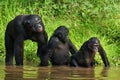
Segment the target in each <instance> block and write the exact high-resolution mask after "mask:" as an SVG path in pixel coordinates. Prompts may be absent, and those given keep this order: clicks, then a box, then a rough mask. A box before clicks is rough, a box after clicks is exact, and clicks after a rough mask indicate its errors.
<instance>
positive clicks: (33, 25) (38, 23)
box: [23, 15, 44, 32]
mask: <svg viewBox="0 0 120 80" xmlns="http://www.w3.org/2000/svg"><path fill="white" fill-rule="evenodd" d="M23 25H24V27H25V28H26V29H27V30H30V31H31V32H42V31H43V30H44V25H43V22H42V19H41V17H40V16H38V15H28V16H26V17H25V20H24V21H23Z"/></svg>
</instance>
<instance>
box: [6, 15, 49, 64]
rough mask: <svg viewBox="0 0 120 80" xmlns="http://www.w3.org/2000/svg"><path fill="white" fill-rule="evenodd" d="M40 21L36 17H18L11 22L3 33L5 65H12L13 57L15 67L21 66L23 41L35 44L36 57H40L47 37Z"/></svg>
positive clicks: (39, 18) (38, 17)
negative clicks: (36, 47) (30, 41)
mask: <svg viewBox="0 0 120 80" xmlns="http://www.w3.org/2000/svg"><path fill="white" fill-rule="evenodd" d="M44 28H45V27H44V24H43V22H42V19H41V17H40V16H38V15H33V14H30V15H18V16H16V17H15V18H14V19H13V20H11V21H10V22H9V23H8V25H7V28H6V31H5V49H6V55H5V56H6V57H5V63H6V65H13V57H14V55H15V61H16V65H18V66H19V65H23V52H24V50H23V48H24V44H23V43H24V40H27V39H30V40H32V41H35V42H37V45H38V49H37V55H38V56H39V57H41V54H42V46H44V45H46V44H47V40H48V36H47V33H46V31H45V29H44Z"/></svg>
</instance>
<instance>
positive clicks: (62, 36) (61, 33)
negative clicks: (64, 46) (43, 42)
mask: <svg viewBox="0 0 120 80" xmlns="http://www.w3.org/2000/svg"><path fill="white" fill-rule="evenodd" d="M68 33H69V30H68V29H67V28H66V27H65V26H59V27H58V28H57V29H56V30H55V31H54V36H56V37H58V38H59V40H60V41H62V42H66V41H67V40H68Z"/></svg>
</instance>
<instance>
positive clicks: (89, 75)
mask: <svg viewBox="0 0 120 80" xmlns="http://www.w3.org/2000/svg"><path fill="white" fill-rule="evenodd" d="M0 71H1V70H0ZM4 71H5V74H4V75H5V78H4V80H84V79H85V80H96V79H97V80H98V79H100V80H106V79H107V80H108V79H109V80H112V79H111V78H109V77H111V76H109V74H108V73H109V68H74V67H64V66H61V67H30V66H25V67H16V66H7V67H5V70H4ZM119 71H120V70H119ZM0 80H2V79H0Z"/></svg>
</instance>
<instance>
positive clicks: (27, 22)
mask: <svg viewBox="0 0 120 80" xmlns="http://www.w3.org/2000/svg"><path fill="white" fill-rule="evenodd" d="M29 24H30V21H29V20H25V21H23V23H22V25H23V26H25V25H29Z"/></svg>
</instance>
